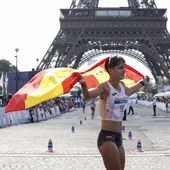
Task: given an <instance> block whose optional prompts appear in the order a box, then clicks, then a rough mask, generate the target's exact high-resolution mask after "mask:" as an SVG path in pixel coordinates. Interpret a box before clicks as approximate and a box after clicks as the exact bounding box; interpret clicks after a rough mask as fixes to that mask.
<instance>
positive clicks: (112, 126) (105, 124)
mask: <svg viewBox="0 0 170 170" xmlns="http://www.w3.org/2000/svg"><path fill="white" fill-rule="evenodd" d="M101 129H103V130H108V131H113V132H120V133H121V131H122V122H116V121H110V120H102V121H101Z"/></svg>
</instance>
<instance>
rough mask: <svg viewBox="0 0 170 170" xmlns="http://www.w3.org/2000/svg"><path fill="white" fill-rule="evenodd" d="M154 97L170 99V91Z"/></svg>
mask: <svg viewBox="0 0 170 170" xmlns="http://www.w3.org/2000/svg"><path fill="white" fill-rule="evenodd" d="M153 97H170V91H168V92H165V93H158V94H155V95H154V96H153Z"/></svg>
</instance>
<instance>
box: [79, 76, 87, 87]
mask: <svg viewBox="0 0 170 170" xmlns="http://www.w3.org/2000/svg"><path fill="white" fill-rule="evenodd" d="M79 83H80V85H81V86H84V85H86V81H85V79H84V77H83V76H81V79H80V81H79Z"/></svg>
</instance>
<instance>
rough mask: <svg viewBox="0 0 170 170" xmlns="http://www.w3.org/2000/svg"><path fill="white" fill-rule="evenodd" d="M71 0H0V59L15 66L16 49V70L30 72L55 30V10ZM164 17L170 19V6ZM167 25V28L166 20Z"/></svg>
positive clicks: (117, 2) (103, 3)
mask: <svg viewBox="0 0 170 170" xmlns="http://www.w3.org/2000/svg"><path fill="white" fill-rule="evenodd" d="M127 1H128V0H100V2H99V6H100V7H123V6H127V4H128V3H127ZM71 2H72V0H63V1H60V0H0V59H3V58H4V59H7V60H9V61H10V62H11V63H12V64H13V65H15V57H14V56H15V55H16V53H15V49H16V48H18V49H19V52H18V69H19V70H20V71H30V70H32V68H36V67H37V61H36V59H37V58H38V59H39V61H40V60H41V59H42V58H43V56H44V54H45V53H46V51H47V50H48V48H49V46H50V44H51V43H52V41H53V40H54V38H55V36H56V35H57V33H58V31H59V28H60V23H59V17H60V11H59V9H60V8H69V6H70V5H71ZM155 2H156V5H157V7H158V8H168V7H169V6H170V1H169V0H155ZM167 16H168V18H170V8H168V10H167ZM167 27H168V30H169V31H170V22H169V21H168V23H167ZM128 60H129V59H128ZM129 61H130V60H129ZM134 63H135V64H132V66H134V68H135V67H136V69H137V68H139V65H140V66H141V64H139V63H138V64H139V65H138V64H136V62H135V61H134ZM127 64H128V62H127ZM141 67H142V66H141ZM146 72H147V71H146Z"/></svg>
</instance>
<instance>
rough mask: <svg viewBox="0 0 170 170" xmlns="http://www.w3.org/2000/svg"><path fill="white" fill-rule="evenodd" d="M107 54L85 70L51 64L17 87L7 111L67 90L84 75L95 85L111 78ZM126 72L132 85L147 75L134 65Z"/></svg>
mask: <svg viewBox="0 0 170 170" xmlns="http://www.w3.org/2000/svg"><path fill="white" fill-rule="evenodd" d="M107 59H108V57H107V58H104V59H102V60H100V61H99V62H97V63H96V64H94V65H93V66H91V67H90V68H87V69H85V70H81V71H80V70H75V69H72V68H62V67H61V68H51V69H46V70H43V71H41V72H39V73H37V74H36V75H35V76H34V77H33V78H32V79H31V80H30V81H29V82H28V83H27V84H25V85H24V86H23V87H22V88H21V89H20V90H19V91H17V92H16V93H15V94H14V96H13V97H12V99H11V100H10V101H9V103H8V105H7V106H6V108H5V112H13V111H19V110H24V109H28V108H30V107H33V106H35V105H37V104H40V103H42V102H45V101H48V100H50V99H53V98H55V97H58V96H60V95H63V94H65V93H68V92H69V91H70V90H71V89H72V87H73V86H74V85H75V84H76V83H77V82H79V81H80V79H81V75H83V76H84V78H85V80H86V83H87V87H88V88H95V87H96V86H98V85H99V83H102V82H105V81H107V80H108V79H109V75H108V73H107V72H106V71H105V69H104V63H105V61H106V60H107ZM125 68H126V74H125V79H124V80H123V81H124V83H125V84H126V85H131V84H134V83H136V82H137V81H139V80H141V79H143V77H144V76H143V75H142V74H141V73H140V72H138V71H137V70H135V69H133V68H132V67H130V66H128V65H125Z"/></svg>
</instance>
